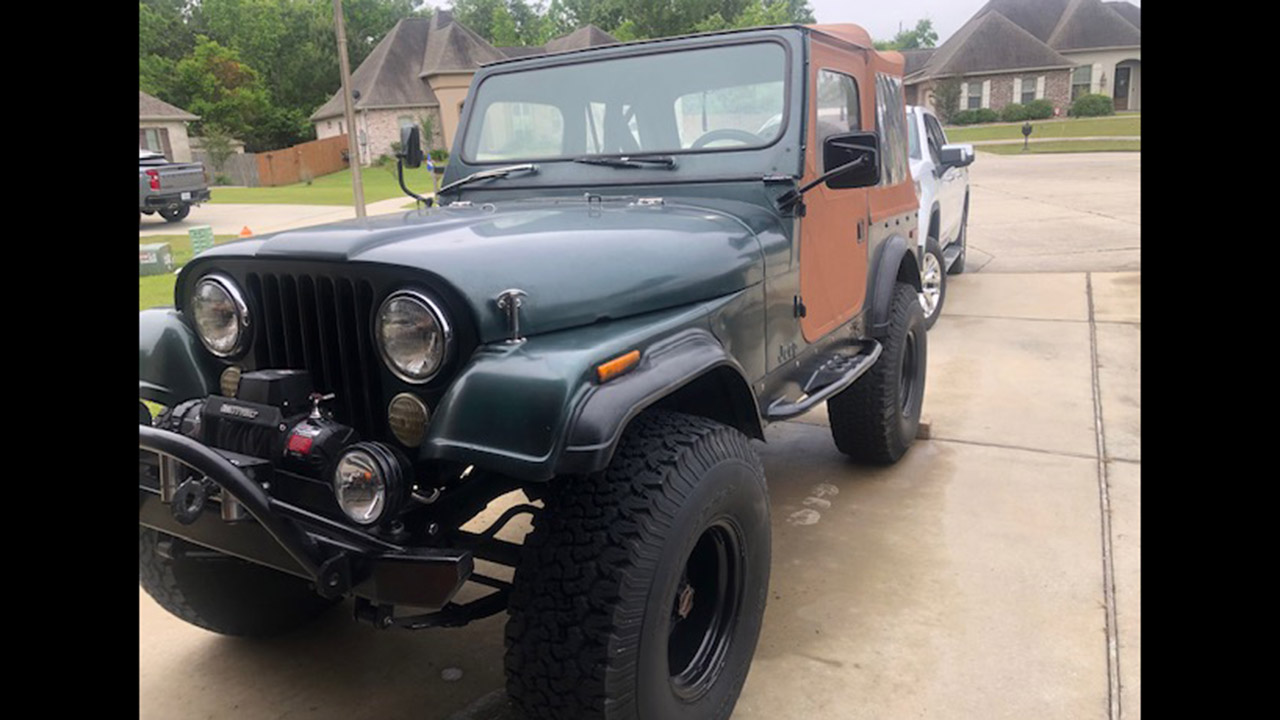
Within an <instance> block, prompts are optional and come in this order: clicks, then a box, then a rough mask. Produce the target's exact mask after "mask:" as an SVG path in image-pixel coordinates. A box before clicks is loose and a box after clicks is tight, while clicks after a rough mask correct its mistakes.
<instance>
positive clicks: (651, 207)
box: [138, 25, 926, 720]
mask: <svg viewBox="0 0 1280 720" xmlns="http://www.w3.org/2000/svg"><path fill="white" fill-rule="evenodd" d="M421 157H422V150H421V147H420V146H419V142H418V138H417V135H416V129H407V130H406V132H405V134H404V136H403V144H402V151H401V157H400V160H401V168H402V176H401V177H402V180H401V184H402V185H403V184H404V179H403V167H409V168H413V167H416V166H417V164H418V163H419V162H420V161H421ZM907 162H908V158H907V130H906V117H905V111H904V103H903V96H902V59H901V56H899V55H897V54H896V53H878V52H876V51H875V50H873V49H872V46H871V40H870V37H869V36H868V35H867V33H866V32H865V31H864V30H862V29H861V28H858V27H857V26H853V25H826V26H807V27H800V26H787V27H774V28H758V29H751V30H746V31H735V32H724V33H716V34H705V35H696V36H689V37H681V38H673V39H665V40H658V41H648V42H636V43H627V44H622V45H614V46H608V47H603V48H594V49H589V50H584V51H577V52H567V53H562V54H556V55H548V56H540V57H536V58H526V59H520V60H514V61H510V62H501V63H496V64H493V65H489V66H486V67H484V68H483V69H482V70H481V71H480V72H478V73H477V74H476V76H475V79H474V81H473V84H472V86H471V90H470V94H469V96H468V100H467V102H466V104H465V107H464V109H463V113H462V118H461V125H460V127H459V130H458V137H457V141H456V143H455V147H454V149H453V154H452V155H451V162H450V164H449V167H448V170H447V172H446V174H445V177H444V185H443V186H442V187H441V189H440V190H439V192H438V193H437V195H436V201H437V202H436V204H434V205H433V204H432V201H431V200H430V199H427V204H428V207H427V208H425V209H418V210H414V211H406V212H400V213H395V214H390V215H383V216H379V217H372V218H368V219H363V220H355V221H350V222H343V223H338V224H334V225H328V226H324V227H315V228H307V229H303V230H294V231H289V232H282V233H277V234H274V235H267V236H261V237H255V238H252V239H247V240H243V241H240V242H235V243H231V244H227V245H223V246H220V247H217V248H214V249H212V250H209V251H207V252H205V253H202V254H201V255H199V256H198V257H196V258H195V259H194V260H193V261H192V262H190V263H189V264H188V265H187V266H186V267H184V268H183V269H182V271H181V274H180V276H179V277H178V280H177V285H176V288H175V291H174V304H175V308H173V309H158V310H148V311H145V312H143V313H141V315H140V317H139V324H140V347H139V378H140V380H139V393H140V398H141V399H143V400H148V401H150V402H152V403H156V404H158V405H160V406H163V408H164V410H163V411H162V412H159V413H158V414H156V416H155V417H152V414H151V413H150V412H149V411H148V406H147V405H146V404H143V403H139V406H140V408H139V412H140V424H139V430H138V434H139V446H140V481H139V503H140V509H139V577H140V581H141V584H142V587H143V588H144V589H145V590H146V591H147V592H148V593H150V595H151V596H152V597H153V598H155V599H156V601H157V602H159V603H160V604H161V605H162V606H163V607H165V608H166V609H167V610H169V611H170V612H172V613H173V614H174V615H177V616H178V617H180V618H182V619H183V620H186V621H188V622H190V623H193V624H195V625H198V626H200V627H203V628H207V629H209V630H212V631H214V632H219V633H226V634H230V635H250V636H258V635H269V634H273V633H279V632H284V631H287V630H290V629H292V628H295V627H298V626H300V625H302V624H304V623H306V622H308V621H310V620H312V619H314V618H315V617H316V616H317V615H319V614H320V613H322V612H324V611H325V610H326V609H328V608H329V607H330V606H331V605H333V604H335V603H337V602H338V601H339V600H340V599H341V598H344V597H348V596H350V597H352V598H353V599H354V600H353V602H354V613H355V617H356V618H357V619H359V620H363V621H367V622H369V623H372V624H374V625H375V626H377V627H379V628H393V627H401V628H412V629H417V628H428V627H440V626H444V627H452V626H459V625H464V624H466V623H468V622H470V621H472V620H476V619H478V618H483V617H488V616H491V615H495V614H497V613H501V612H506V613H508V615H509V619H508V621H507V626H506V660H505V662H506V672H507V677H508V684H507V688H508V692H509V695H510V697H511V699H512V701H513V702H514V703H515V704H516V706H518V707H519V708H520V709H521V710H522V711H523V712H524V713H526V714H527V715H528V716H529V717H535V718H579V717H593V718H606V717H607V718H642V719H646V720H653V719H666V718H691V719H702V718H725V717H727V716H728V715H729V714H730V713H731V712H732V710H733V706H734V703H735V701H736V700H737V697H738V694H739V693H740V692H741V689H742V685H743V682H744V681H745V679H746V675H747V670H748V668H749V666H750V662H751V656H752V653H753V652H754V649H755V645H756V640H757V637H758V635H759V632H760V625H761V620H762V617H763V614H764V608H765V602H766V599H767V598H768V583H769V562H770V519H769V499H768V495H767V491H766V486H765V477H764V471H763V468H762V466H761V463H760V460H759V459H758V457H757V456H756V453H755V450H754V449H753V447H752V444H751V440H753V439H755V440H763V439H764V437H765V433H764V426H765V425H766V424H768V423H769V422H773V421H777V420H785V419H787V418H791V417H795V416H797V415H800V414H802V413H804V412H807V411H809V410H810V409H812V408H814V407H815V406H817V405H819V404H820V403H822V402H824V401H825V402H826V405H827V411H828V413H829V415H830V419H831V431H832V435H833V436H834V440H835V444H836V447H837V448H838V449H839V450H840V451H841V452H843V453H845V454H847V455H849V456H851V457H853V458H855V459H857V460H860V461H864V462H871V463H892V462H894V461H896V460H897V459H898V458H900V457H901V456H902V455H903V453H905V452H906V451H907V449H908V448H909V447H910V445H911V443H912V441H913V439H914V437H915V434H916V429H917V423H918V421H919V415H920V407H921V402H922V399H923V393H924V381H925V365H926V335H925V329H924V320H923V317H922V314H921V309H920V303H919V302H918V293H919V291H920V287H919V285H920V272H919V269H918V265H917V260H916V256H915V254H914V253H915V248H916V247H917V246H918V242H917V238H916V235H915V233H916V227H917V217H916V214H917V206H916V198H915V196H914V191H913V188H912V180H911V177H910V174H909V170H908V165H907ZM406 191H407V192H409V193H410V194H411V195H412V194H413V193H412V191H410V190H408V188H406ZM153 407H154V406H153ZM515 490H519V491H521V492H522V493H523V495H524V496H525V498H527V500H524V501H522V502H518V503H515V504H511V505H510V506H509V507H506V508H505V511H504V512H501V513H500V514H499V516H498V517H497V518H496V519H495V520H494V521H493V523H492V524H491V525H490V526H489V527H488V528H487V529H485V530H482V531H472V530H463V529H462V528H463V526H464V525H466V524H467V523H468V521H469V520H471V519H472V518H474V517H475V516H477V514H479V513H480V512H481V511H482V510H484V509H485V508H486V507H487V506H489V505H490V504H491V503H493V501H494V500H495V499H497V498H499V497H500V496H502V495H505V494H507V493H511V492H512V491H515ZM496 507H498V506H496V505H495V508H496ZM492 514H498V513H497V511H496V510H495V511H494V512H493V513H492ZM525 514H527V515H530V516H532V527H533V529H532V531H531V532H530V533H529V534H528V536H527V537H526V538H525V540H524V542H523V543H522V544H517V543H512V542H507V541H504V540H501V539H499V538H498V537H497V536H496V535H497V533H498V531H499V530H500V529H501V528H503V527H504V526H506V525H508V524H509V523H510V522H511V521H512V519H513V518H516V517H518V516H521V515H525ZM477 558H478V559H483V560H485V561H489V562H491V563H497V564H500V565H504V566H509V567H511V568H514V579H513V580H511V581H506V580H504V579H502V578H499V577H494V576H492V575H489V574H482V573H480V572H477V570H476V568H475V564H474V561H475V560H476V559H477ZM465 583H475V584H478V585H480V586H484V587H485V588H488V589H489V592H488V593H487V594H479V593H469V594H476V595H478V596H479V599H475V600H471V601H467V602H457V601H455V596H456V595H457V593H458V591H459V589H460V588H461V587H462V586H463V585H464V584H465Z"/></svg>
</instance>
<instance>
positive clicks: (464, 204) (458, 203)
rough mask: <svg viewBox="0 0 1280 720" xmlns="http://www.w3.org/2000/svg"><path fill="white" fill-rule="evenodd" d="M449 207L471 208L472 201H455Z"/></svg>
mask: <svg viewBox="0 0 1280 720" xmlns="http://www.w3.org/2000/svg"><path fill="white" fill-rule="evenodd" d="M448 207H456V208H469V207H471V201H470V200H454V201H453V202H451V203H449V205H448Z"/></svg>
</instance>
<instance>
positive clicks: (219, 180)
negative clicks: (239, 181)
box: [213, 175, 231, 185]
mask: <svg viewBox="0 0 1280 720" xmlns="http://www.w3.org/2000/svg"><path fill="white" fill-rule="evenodd" d="M213 184H214V185H230V184H231V178H229V177H227V176H226V175H215V176H214V177H213Z"/></svg>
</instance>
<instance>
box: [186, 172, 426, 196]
mask: <svg viewBox="0 0 1280 720" xmlns="http://www.w3.org/2000/svg"><path fill="white" fill-rule="evenodd" d="M361 171H362V172H361V174H360V175H361V179H362V180H363V181H364V201H365V202H366V203H371V202H377V201H379V200H389V199H391V198H394V197H400V196H401V195H402V194H403V193H401V192H400V184H399V182H397V181H396V166H395V165H394V164H391V165H387V166H385V167H367V168H361ZM404 181H405V184H406V185H408V186H409V189H410V190H417V191H419V192H424V191H425V192H430V190H431V177H430V176H429V175H428V174H427V170H426V166H423V167H421V168H418V169H417V170H405V173H404ZM209 202H211V203H257V204H262V203H284V204H289V205H348V206H349V205H353V204H354V200H353V199H352V196H351V170H350V169H347V170H340V171H338V172H336V173H329V174H328V175H322V176H320V177H318V178H316V179H315V180H312V181H311V184H310V185H307V184H306V183H297V184H296V185H281V186H280V187H256V188H238V187H237V188H226V187H214V188H213V190H212V199H211V200H210V201H209Z"/></svg>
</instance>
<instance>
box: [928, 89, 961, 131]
mask: <svg viewBox="0 0 1280 720" xmlns="http://www.w3.org/2000/svg"><path fill="white" fill-rule="evenodd" d="M933 107H934V109H935V110H937V111H938V115H940V116H941V117H942V121H943V122H946V123H950V122H955V121H954V120H953V118H954V117H955V115H956V113H958V112H959V111H960V81H959V80H958V79H956V78H950V79H947V80H942V81H940V82H939V83H938V84H937V85H935V86H934V87H933Z"/></svg>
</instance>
